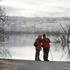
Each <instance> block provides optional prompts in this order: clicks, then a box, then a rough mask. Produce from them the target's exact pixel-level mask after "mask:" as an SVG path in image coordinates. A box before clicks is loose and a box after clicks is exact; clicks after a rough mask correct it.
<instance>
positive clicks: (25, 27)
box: [4, 16, 70, 32]
mask: <svg viewBox="0 0 70 70" xmlns="http://www.w3.org/2000/svg"><path fill="white" fill-rule="evenodd" d="M67 23H68V24H69V23H70V17H21V16H8V18H7V22H6V23H5V25H4V28H5V30H6V31H22V32H46V31H50V32H51V30H53V31H58V30H60V29H61V26H60V24H62V26H63V27H65V24H67ZM60 31H61V30H60Z"/></svg>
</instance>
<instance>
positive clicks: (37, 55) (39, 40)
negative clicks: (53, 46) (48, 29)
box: [34, 35, 42, 61]
mask: <svg viewBox="0 0 70 70" xmlns="http://www.w3.org/2000/svg"><path fill="white" fill-rule="evenodd" d="M41 43H42V35H39V36H38V37H37V39H36V40H35V43H34V46H35V48H36V53H35V60H36V61H40V58H39V55H40V51H41V48H42V46H41Z"/></svg>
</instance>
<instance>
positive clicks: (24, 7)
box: [0, 0, 70, 17]
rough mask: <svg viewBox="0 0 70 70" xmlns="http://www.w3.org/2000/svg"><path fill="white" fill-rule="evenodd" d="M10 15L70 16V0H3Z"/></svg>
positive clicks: (0, 3)
mask: <svg viewBox="0 0 70 70" xmlns="http://www.w3.org/2000/svg"><path fill="white" fill-rule="evenodd" d="M0 5H2V6H5V7H6V12H7V14H8V15H10V16H27V17H32V16H35V17H36V16H38V17H40V16H41V17H47V16H50V17H51V16H52V17H54V16H57V17H58V16H61V17H62V16H65V17H69V16H70V0H2V1H1V2H0Z"/></svg>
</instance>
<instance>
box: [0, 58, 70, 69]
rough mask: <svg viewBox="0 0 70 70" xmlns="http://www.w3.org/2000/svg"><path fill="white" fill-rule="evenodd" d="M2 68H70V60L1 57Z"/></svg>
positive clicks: (0, 65)
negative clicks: (56, 60) (55, 60)
mask: <svg viewBox="0 0 70 70" xmlns="http://www.w3.org/2000/svg"><path fill="white" fill-rule="evenodd" d="M0 70H70V62H54V61H50V62H45V61H28V60H11V59H0Z"/></svg>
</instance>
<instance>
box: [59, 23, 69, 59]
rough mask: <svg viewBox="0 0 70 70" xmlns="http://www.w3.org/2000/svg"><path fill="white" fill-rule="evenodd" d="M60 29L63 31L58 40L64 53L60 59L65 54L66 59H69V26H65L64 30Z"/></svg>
mask: <svg viewBox="0 0 70 70" xmlns="http://www.w3.org/2000/svg"><path fill="white" fill-rule="evenodd" d="M60 25H61V24H60ZM61 27H62V30H63V31H62V34H61V37H60V38H61V42H62V43H61V45H62V48H63V51H64V53H63V55H62V57H63V56H64V55H65V54H66V53H67V59H70V47H69V36H70V25H69V24H68V25H66V28H64V27H63V26H62V25H61ZM66 49H67V50H66Z"/></svg>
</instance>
